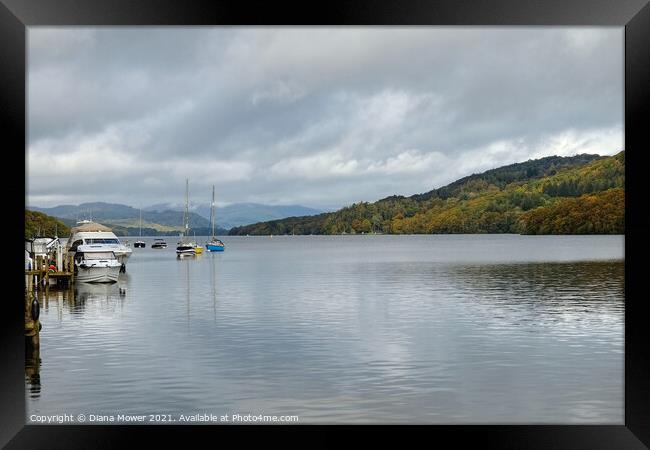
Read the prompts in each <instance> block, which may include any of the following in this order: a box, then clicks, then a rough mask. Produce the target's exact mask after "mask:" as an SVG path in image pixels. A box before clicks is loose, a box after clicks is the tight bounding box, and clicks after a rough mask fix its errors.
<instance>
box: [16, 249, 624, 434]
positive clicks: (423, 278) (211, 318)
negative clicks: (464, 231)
mask: <svg viewBox="0 0 650 450" xmlns="http://www.w3.org/2000/svg"><path fill="white" fill-rule="evenodd" d="M373 239H374V238H367V239H366V238H364V237H358V238H346V239H345V240H336V239H333V238H330V237H326V238H322V239H321V238H318V237H304V238H299V237H295V238H287V239H282V238H273V239H268V238H266V239H262V238H260V239H247V238H241V239H238V240H235V239H233V241H232V242H227V245H228V252H224V253H215V254H212V253H207V252H206V253H205V254H203V255H202V256H200V257H197V258H187V259H181V260H178V259H177V258H176V255H175V252H174V249H173V248H171V249H168V250H151V249H150V247H149V246H147V248H145V249H142V250H138V252H137V253H135V254H134V255H133V257H132V259H131V260H130V266H129V272H128V273H127V274H123V275H121V276H120V283H119V284H116V285H80V284H78V285H76V286H74V288H73V289H70V290H62V291H50V292H49V294H48V295H46V296H44V297H43V299H42V300H43V302H44V304H43V311H42V313H41V320H42V322H43V332H42V335H41V336H42V339H41V355H40V356H41V357H42V358H43V361H42V363H41V365H40V368H39V366H38V364H37V362H38V359H37V358H35V357H32V358H31V361H30V362H29V363H28V364H26V375H27V379H28V383H30V386H31V388H33V389H34V390H33V392H34V393H35V396H36V397H30V403H29V404H28V407H29V408H30V411H31V412H39V413H43V414H45V413H56V412H57V411H60V410H61V409H62V408H65V409H66V410H69V411H71V412H78V413H81V412H86V413H87V412H89V411H95V412H98V413H101V412H104V413H107V414H113V413H119V412H127V413H143V414H145V413H153V412H160V411H166V412H168V413H179V412H184V411H193V410H202V411H205V412H212V413H215V414H226V413H233V412H242V411H244V412H251V413H255V412H260V411H264V412H268V413H277V414H280V415H281V414H298V415H299V416H300V418H301V421H302V422H303V423H310V422H317V423H333V422H336V423H350V422H363V423H368V422H383V423H386V422H391V423H392V422H409V423H410V422H417V423H504V422H509V423H516V422H520V423H521V422H524V423H528V422H536V423H622V422H621V421H622V411H623V405H622V399H623V397H622V393H623V384H622V380H623V378H622V376H623V370H622V369H623V308H624V300H623V283H624V265H623V262H622V259H618V260H614V261H600V262H593V261H591V262H590V261H586V260H585V259H587V258H591V257H592V256H593V255H594V254H595V255H596V256H597V257H598V258H597V259H604V258H605V257H608V256H609V257H611V256H610V255H612V254H613V255H614V257H616V256H617V255H618V253H619V251H620V249H621V248H622V247H621V248H619V247H620V245H618V244H622V241H621V240H620V239H617V240H611V239H605V240H604V241H603V239H601V238H593V239H584V238H576V239H574V238H572V237H568V238H567V237H563V238H561V239H543V240H539V239H532V240H527V239H523V238H522V237H519V236H517V237H507V236H506V237H498V238H493V237H487V238H485V237H466V236H460V237H447V236H445V237H441V238H438V237H413V238H409V237H404V238H401V237H388V236H384V237H380V238H377V239H374V240H373ZM379 240H380V241H381V246H378V245H377V241H379ZM342 242H344V244H345V245H343V244H342ZM602 242H605V243H609V244H608V246H609V247H608V246H603V244H602ZM617 243H618V244H617ZM617 245H618V246H617ZM495 248H498V249H499V250H498V251H499V253H498V255H497V256H495V258H494V261H492V263H486V259H487V256H486V255H491V254H493V253H494V252H495V250H494V249H495ZM531 248H536V249H538V253H536V256H535V258H532V260H528V261H526V255H527V254H528V253H527V252H528V251H529V250H530V249H531ZM608 248H613V249H614V250H615V251H610V250H607V249H608ZM458 249H462V250H463V251H462V252H460V253H461V256H462V258H461V257H460V256H458V255H459V250H458ZM603 249H605V250H603ZM490 252H492V253H490ZM585 252H586V253H587V254H586V255H585V254H584V253H585ZM555 253H559V254H560V256H561V257H559V260H560V261H564V262H548V261H549V260H552V257H553V258H555V257H556V255H555ZM447 255H451V256H450V257H447ZM540 255H541V256H540ZM569 257H573V258H574V259H578V260H577V261H576V260H573V261H567V259H568V258H569ZM39 372H40V374H39ZM30 380H31V381H30ZM70 380H74V383H71V382H70ZM41 386H42V387H41ZM39 389H40V391H39ZM38 396H40V397H38ZM36 399H38V401H36ZM32 400H34V401H32Z"/></svg>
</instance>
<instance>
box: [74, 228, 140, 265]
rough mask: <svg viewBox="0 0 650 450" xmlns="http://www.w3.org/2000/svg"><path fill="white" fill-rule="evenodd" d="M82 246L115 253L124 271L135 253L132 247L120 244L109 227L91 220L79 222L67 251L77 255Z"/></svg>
mask: <svg viewBox="0 0 650 450" xmlns="http://www.w3.org/2000/svg"><path fill="white" fill-rule="evenodd" d="M81 245H93V246H100V247H101V248H102V249H103V250H104V251H110V252H113V254H114V255H115V258H116V259H117V261H118V262H119V263H120V267H121V270H122V271H125V270H126V262H127V260H128V259H129V257H130V256H131V253H132V252H133V250H132V249H131V248H130V247H128V246H127V245H124V244H123V243H121V242H120V240H119V239H118V237H117V236H116V235H115V233H113V231H112V230H111V229H110V228H109V227H107V226H105V225H102V224H100V223H96V222H93V221H90V220H82V221H79V222H77V226H76V227H73V228H72V229H71V230H70V237H69V238H68V241H67V243H66V251H67V253H68V254H73V255H76V253H77V251H78V248H79V246H81Z"/></svg>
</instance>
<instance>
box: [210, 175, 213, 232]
mask: <svg viewBox="0 0 650 450" xmlns="http://www.w3.org/2000/svg"><path fill="white" fill-rule="evenodd" d="M210 225H211V226H212V238H213V239H214V185H212V204H211V205H210Z"/></svg>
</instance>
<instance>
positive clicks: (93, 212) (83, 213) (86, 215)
mask: <svg viewBox="0 0 650 450" xmlns="http://www.w3.org/2000/svg"><path fill="white" fill-rule="evenodd" d="M30 209H32V210H34V211H40V212H42V213H45V214H47V215H49V216H52V217H56V218H58V219H59V220H61V222H63V223H65V224H66V225H67V226H68V227H72V226H74V225H75V223H76V222H77V220H81V219H92V220H94V221H96V222H100V223H103V224H105V225H107V226H110V227H111V228H112V229H113V232H114V233H115V234H116V235H118V236H134V235H138V234H139V233H140V210H139V209H137V208H133V207H131V206H127V205H123V204H119V203H104V202H92V203H82V204H80V205H59V206H54V207H52V208H40V207H37V206H34V207H30ZM184 209H185V205H174V204H169V203H165V204H158V205H152V206H149V207H147V208H143V209H142V235H143V236H157V235H167V236H171V235H174V236H175V235H178V233H180V232H181V231H183V211H184ZM320 212H321V211H319V210H316V209H312V208H307V207H304V206H300V205H278V206H271V205H261V204H257V203H236V204H232V205H229V206H226V207H223V208H217V210H216V213H215V215H216V228H217V229H216V233H217V234H219V235H224V234H228V229H229V228H231V227H233V226H238V225H245V224H249V223H255V222H259V221H261V220H271V219H282V218H285V217H289V216H291V215H308V214H317V213H320ZM209 218H210V204H209V203H208V204H199V205H194V206H193V207H192V210H191V211H190V228H191V230H190V233H196V235H197V236H204V235H209V234H210V220H209Z"/></svg>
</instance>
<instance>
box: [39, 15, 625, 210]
mask: <svg viewBox="0 0 650 450" xmlns="http://www.w3.org/2000/svg"><path fill="white" fill-rule="evenodd" d="M28 45H29V54H28V75H29V79H28V90H29V93H28V124H29V125H28V137H29V149H28V202H33V203H34V204H37V205H40V206H48V205H51V204H55V203H60V202H63V201H65V202H69V203H77V202H81V201H85V200H106V201H121V202H124V203H128V204H133V203H134V202H138V203H145V204H146V203H157V202H160V201H162V200H164V201H170V202H175V201H178V200H179V199H180V198H181V197H182V195H183V186H182V180H183V179H184V178H185V177H190V179H191V180H192V184H194V186H195V189H196V190H197V191H199V192H201V190H202V189H207V188H208V186H209V185H211V184H213V183H215V184H217V185H218V191H219V193H220V194H219V197H220V198H221V199H222V201H225V202H241V201H261V202H265V203H301V202H302V203H305V204H307V205H308V206H322V205H335V204H338V205H341V206H342V205H345V204H348V203H351V202H353V201H360V200H370V201H371V200H375V199H378V198H382V197H384V196H386V195H391V194H394V193H395V194H403V195H409V194H413V193H417V192H424V191H427V190H429V189H432V188H434V187H436V186H438V185H439V184H436V183H445V182H449V181H453V179H454V177H460V176H463V175H466V174H467V172H468V171H469V172H470V173H471V172H472V171H478V170H484V169H486V168H490V167H488V166H490V165H500V164H508V163H512V162H516V161H521V160H526V159H528V158H530V157H533V156H535V157H539V156H544V155H549V154H555V153H562V154H572V152H573V153H575V152H582V151H590V152H596V153H601V154H611V153H614V152H616V151H619V150H620V149H621V147H622V145H623V144H622V119H623V65H622V64H623V53H622V51H623V30H622V28H559V27H539V28H534V27H533V28H521V27H511V28H491V27H490V28H463V27H441V28H435V27H411V28H397V27H375V28H348V27H336V28H322V27H320V28H308V27H298V28H268V27H265V28H251V27H222V28H219V27H196V28H160V27H153V28H146V27H142V28H44V27H31V28H30V29H29V39H28ZM102 158H104V159H115V160H117V161H119V162H118V163H109V164H107V169H106V170H103V171H102V172H101V177H100V174H99V173H98V174H97V175H94V172H92V171H91V172H89V173H92V174H93V175H92V176H93V177H95V178H92V179H91V178H89V177H88V176H87V177H85V178H84V177H81V180H77V181H76V182H75V183H73V182H72V181H71V180H72V179H73V177H74V174H75V171H77V170H78V171H82V170H83V168H84V167H89V166H92V165H96V164H102ZM443 161H444V163H443ZM417 164H422V165H423V167H425V169H426V170H415V169H414V168H413V165H417ZM52 167H57V170H58V173H53V171H52V169H51V168H52ZM81 173H83V172H81ZM206 192H207V191H206Z"/></svg>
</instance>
